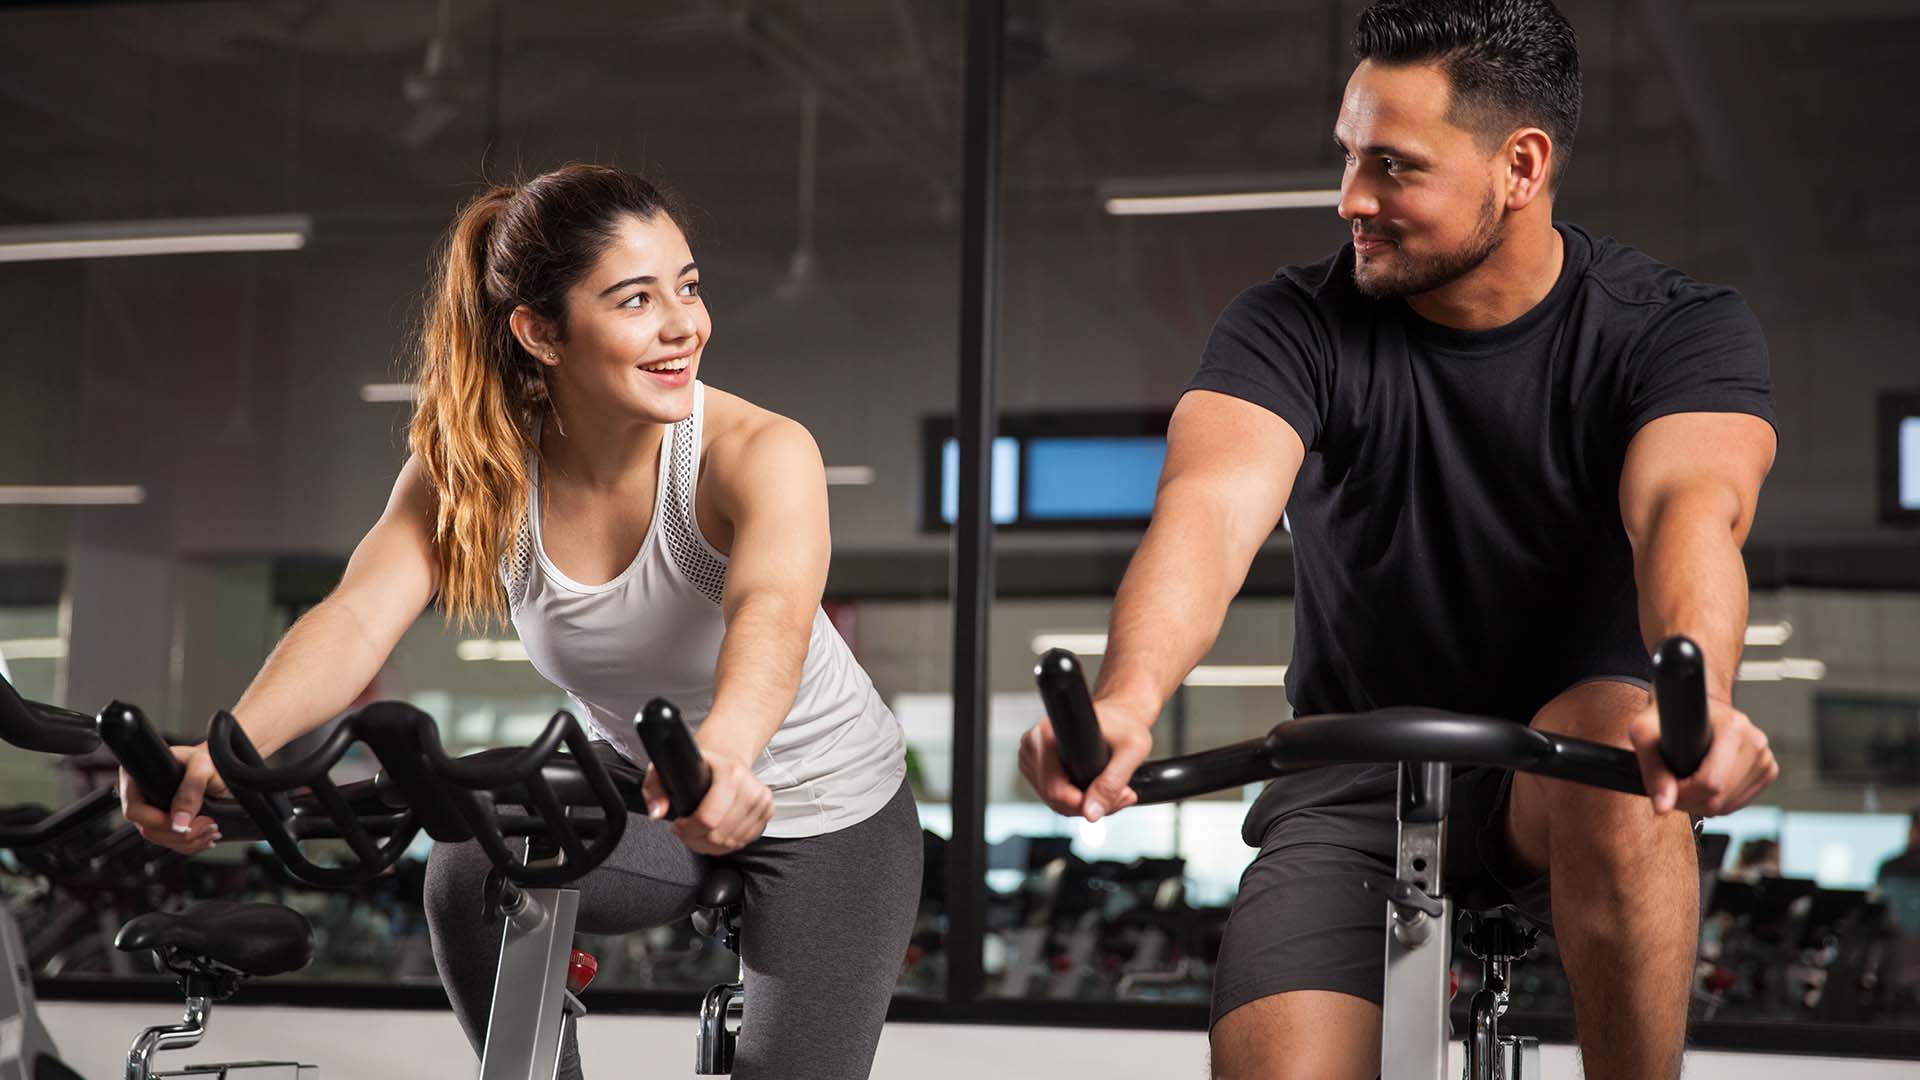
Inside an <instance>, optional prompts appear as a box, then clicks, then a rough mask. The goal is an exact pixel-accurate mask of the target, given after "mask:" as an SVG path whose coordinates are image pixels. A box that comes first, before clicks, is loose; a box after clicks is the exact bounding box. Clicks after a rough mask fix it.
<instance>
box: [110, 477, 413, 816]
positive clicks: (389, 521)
mask: <svg viewBox="0 0 1920 1080" xmlns="http://www.w3.org/2000/svg"><path fill="white" fill-rule="evenodd" d="M432 529H433V494H432V491H431V489H430V487H429V486H428V484H427V481H426V477H425V476H424V475H423V473H422V472H421V470H420V468H419V466H418V464H417V463H416V462H414V461H411V460H409V461H408V462H407V464H406V466H405V467H404V468H402V469H401V470H400V477H399V479H398V480H396V481H395V482H394V485H393V494H392V496H391V497H389V499H388V500H387V508H386V511H385V512H384V513H382V514H381V515H380V519H379V520H378V521H376V522H375V523H374V525H373V528H371V529H369V530H368V531H367V534H366V536H365V537H363V538H362V539H361V541H360V543H359V545H358V546H356V547H355V548H354V551H353V557H352V559H350V560H349V561H348V563H347V570H346V573H345V575H343V576H342V577H341V579H340V584H339V585H338V586H337V587H335V588H334V590H333V592H332V593H331V594H330V595H329V596H328V597H327V598H326V599H325V600H322V601H321V602H320V603H319V604H317V605H315V606H314V608H313V610H311V611H309V612H307V613H306V614H305V615H304V616H302V617H301V618H300V620H299V621H298V622H296V623H294V625H293V627H292V629H290V630H288V631H287V633H286V636H285V637H282V638H281V639H280V643H279V645H277V646H275V647H274V650H273V653H272V655H270V656H268V657H267V662H266V663H265V665H263V666H262V667H261V669H260V673H259V674H258V675H256V676H254V679H253V683H252V684H251V685H250V686H248V687H247V691H246V693H245V694H242V695H241V697H240V701H239V703H238V704H236V705H235V706H234V708H233V713H234V717H235V719H237V720H239V721H240V726H241V727H242V728H243V729H244V730H245V731H246V733H247V736H248V737H249V738H250V739H252V740H253V743H254V745H255V746H257V747H259V749H260V752H261V753H262V754H271V753H273V752H274V751H275V750H278V749H280V748H281V747H282V746H285V745H286V744H287V743H289V742H291V741H293V740H294V739H296V738H298V737H299V736H301V735H304V734H306V733H307V732H309V731H312V730H313V729H314V728H317V727H319V726H320V725H321V724H323V723H325V722H326V721H328V720H329V719H331V718H333V717H334V716H337V715H339V714H340V712H341V711H342V710H344V709H346V708H347V706H349V705H351V704H352V703H353V700H354V698H355V697H357V696H359V694H360V692H361V691H362V690H363V689H365V687H366V686H367V684H368V683H370V682H372V681H373V677H374V675H376V674H377V673H378V672H379V670H380V667H381V665H382V664H384V663H386V659H387V656H388V654H389V653H391V652H392V651H393V647H394V645H395V644H396V643H397V642H399V640H400V635H402V634H404V633H406V631H407V628H408V627H409V626H412V625H413V621H414V620H415V619H417V618H418V617H419V616H420V612H421V611H422V610H424V609H425V608H426V606H427V603H428V601H430V600H432V599H433V590H434V577H435V573H436V571H435V562H434V558H433V533H432ZM174 752H175V754H176V755H178V756H179V757H180V758H181V760H182V761H183V762H184V763H185V764H186V776H185V778H184V779H183V780H182V781H181V783H180V788H179V791H178V792H177V793H176V794H175V796H174V799H173V804H172V806H171V807H167V808H161V807H156V806H152V805H150V804H148V802H147V801H146V799H145V798H144V796H142V795H141V793H140V791H139V790H138V789H137V788H135V787H134V785H133V783H132V780H131V778H129V777H128V776H127V774H126V772H125V770H122V771H121V774H120V798H121V802H122V804H123V805H124V807H125V813H126V817H127V820H128V821H130V822H132V823H133V824H134V825H136V826H138V827H139V829H140V835H141V836H143V837H145V838H146V839H147V840H148V841H150V842H152V843H155V844H159V845H161V846H163V847H167V848H172V849H173V850H176V851H180V852H183V853H188V854H191V853H192V852H195V851H199V850H202V849H203V848H205V847H207V846H209V845H211V844H212V843H213V841H214V840H216V839H218V834H217V833H215V832H214V831H213V822H212V819H210V818H206V817H198V816H196V815H198V814H199V811H200V804H201V802H202V800H203V799H204V797H205V794H206V792H207V790H208V789H209V788H212V790H213V791H214V792H215V793H216V794H218V793H221V792H224V791H225V790H226V785H224V784H222V783H221V782H220V780H219V776H218V774H217V773H216V772H215V770H214V767H213V759H212V757H211V756H210V755H209V754H208V753H207V749H206V745H205V744H204V743H202V744H200V745H198V746H193V747H184V746H183V747H175V748H174Z"/></svg>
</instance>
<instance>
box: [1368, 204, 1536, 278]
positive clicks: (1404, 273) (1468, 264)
mask: <svg viewBox="0 0 1920 1080" xmlns="http://www.w3.org/2000/svg"><path fill="white" fill-rule="evenodd" d="M1506 234H1507V230H1506V223H1505V222H1503V221H1501V220H1500V219H1499V217H1498V216H1497V215H1496V214H1495V213H1494V212H1493V189H1492V188H1491V187H1489V188H1488V189H1487V197H1486V200H1485V201H1483V202H1482V203H1481V204H1480V224H1479V226H1478V227H1476V228H1475V229H1474V230H1473V235H1472V236H1470V237H1468V238H1467V242H1466V243H1465V244H1463V245H1462V246H1460V247H1459V248H1456V249H1455V250H1453V251H1448V252H1443V253H1441V254H1439V255H1429V256H1426V257H1424V258H1419V259H1415V258H1411V257H1409V256H1408V255H1407V254H1406V252H1405V250H1404V249H1401V250H1400V265H1399V266H1396V267H1393V268H1392V269H1387V268H1384V267H1380V266H1374V267H1372V268H1363V267H1362V265H1361V262H1360V260H1359V259H1355V260H1354V261H1353V283H1354V284H1355V285H1357V286H1359V288H1360V291H1361V292H1363V293H1365V294H1366V295H1368V296H1371V297H1373V298H1374V299H1376V300H1384V299H1387V298H1389V297H1395V296H1415V295H1418V294H1420V293H1426V292H1432V291H1433V290H1435V289H1438V288H1441V287H1443V286H1446V285H1451V284H1452V283H1454V282H1456V281H1458V280H1460V279H1461V278H1463V277H1466V276H1467V275H1468V274H1470V273H1472V272H1473V271H1474V270H1476V269H1478V268H1479V266H1480V264H1481V263H1483V262H1486V261H1487V256H1489V255H1492V254H1493V250H1494V249H1495V248H1497V247H1499V246H1500V241H1502V240H1504V239H1505V238H1506Z"/></svg>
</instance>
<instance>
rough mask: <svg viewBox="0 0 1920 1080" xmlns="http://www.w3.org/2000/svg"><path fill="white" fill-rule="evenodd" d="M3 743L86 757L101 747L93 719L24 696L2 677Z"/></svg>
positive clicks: (0, 715) (0, 724)
mask: <svg viewBox="0 0 1920 1080" xmlns="http://www.w3.org/2000/svg"><path fill="white" fill-rule="evenodd" d="M0 741H5V742H9V743H12V744H13V745H15V746H17V747H19V748H20V749H22V750H32V751H35V752H37V753H42V754H66V755H72V754H85V753H88V752H89V751H91V750H92V749H93V748H94V747H96V746H99V745H100V736H98V735H97V734H95V733H94V727H93V717H91V716H88V715H87V714H85V713H77V712H74V711H72V710H71V709H62V708H60V707H58V706H55V705H43V704H41V703H40V702H38V701H28V700H27V699H26V698H23V697H21V696H20V692H19V691H18V690H15V689H14V688H13V684H12V683H10V682H8V681H7V680H6V678H5V677H4V676H0Z"/></svg>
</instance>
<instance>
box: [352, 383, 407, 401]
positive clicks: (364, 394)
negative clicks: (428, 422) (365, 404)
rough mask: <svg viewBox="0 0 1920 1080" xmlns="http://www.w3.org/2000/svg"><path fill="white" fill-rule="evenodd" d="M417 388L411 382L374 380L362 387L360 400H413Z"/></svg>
mask: <svg viewBox="0 0 1920 1080" xmlns="http://www.w3.org/2000/svg"><path fill="white" fill-rule="evenodd" d="M417 389H418V388H416V387H415V386H414V385H413V384H412V383H410V382H374V383H368V384H366V385H365V386H362V387H361V388H360V400H361V401H371V402H386V401H412V400H413V399H414V395H415V394H416V393H417Z"/></svg>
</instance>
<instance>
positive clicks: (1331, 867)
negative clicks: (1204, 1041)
mask: <svg viewBox="0 0 1920 1080" xmlns="http://www.w3.org/2000/svg"><path fill="white" fill-rule="evenodd" d="M1342 809H1344V808H1342ZM1303 818H1304V819H1305V820H1302V819H1303ZM1385 824H1386V826H1387V830H1386V831H1384V833H1383V830H1382V827H1381V826H1382V823H1381V822H1380V821H1378V820H1377V819H1369V818H1368V817H1366V816H1360V817H1358V818H1350V817H1348V816H1347V815H1343V814H1341V813H1339V811H1338V810H1328V811H1324V812H1323V811H1318V810H1314V811H1307V812H1306V813H1305V814H1304V815H1300V814H1296V815H1293V816H1292V818H1291V819H1289V820H1283V821H1281V822H1279V823H1277V824H1276V825H1275V826H1274V828H1273V829H1272V830H1270V833H1269V836H1268V838H1267V843H1266V844H1264V845H1263V846H1262V849H1261V853H1260V855H1259V857H1258V858H1256V859H1255V860H1254V863H1253V865H1251V866H1249V867H1248V868H1247V872H1246V874H1245V876H1244V877H1243V878H1242V879H1241V883H1240V893H1239V896H1238V897H1236V899H1235V901H1234V909H1233V914H1232V916H1231V917H1230V918H1229V919H1228V922H1227V929H1226V933H1225V936H1224V938H1223V939H1222V941H1221V945H1220V961H1219V966H1218V967H1217V968H1216V970H1215V975H1214V995H1213V1021H1214V1022H1213V1025H1212V1031H1211V1035H1210V1041H1211V1043H1212V1050H1213V1075H1214V1076H1215V1077H1216V1078H1221V1080H1292V1078H1294V1077H1303V1078H1305V1077H1311V1078H1314V1080H1318V1078H1321V1077H1327V1078H1333V1080H1344V1078H1347V1077H1354V1078H1367V1077H1373V1076H1375V1075H1377V1074H1378V1072H1379V1068H1380V1005H1379V1001H1380V991H1381V984H1382V979H1383V970H1382V969H1383V963H1384V961H1383V950H1384V945H1383V944H1382V937H1381V935H1382V933H1383V931H1384V926H1385V914H1386V905H1385V902H1384V901H1383V900H1382V899H1381V896H1380V894H1379V893H1378V892H1370V891H1368V890H1367V888H1366V887H1365V885H1364V883H1365V882H1367V881H1369V880H1372V881H1375V882H1378V881H1380V880H1383V879H1384V878H1389V877H1391V876H1392V873H1393V868H1392V864H1391V862H1390V861H1389V860H1388V858H1387V857H1386V855H1385V854H1384V853H1383V852H1382V851H1379V850H1375V849H1377V848H1378V846H1379V844H1380V843H1381V841H1382V838H1383V835H1384V837H1385V838H1386V842H1387V844H1388V845H1389V846H1388V848H1387V850H1388V851H1390V850H1391V846H1390V845H1391V839H1390V838H1391V831H1390V828H1391V822H1387V823H1385ZM1290 826H1292V828H1290ZM1335 829H1338V830H1340V831H1342V832H1345V833H1347V834H1348V835H1349V836H1350V840H1349V842H1347V843H1329V842H1324V841H1323V840H1317V839H1303V838H1302V837H1308V836H1322V835H1324V834H1326V833H1328V832H1330V831H1333V830H1335ZM1289 834H1293V835H1289Z"/></svg>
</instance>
